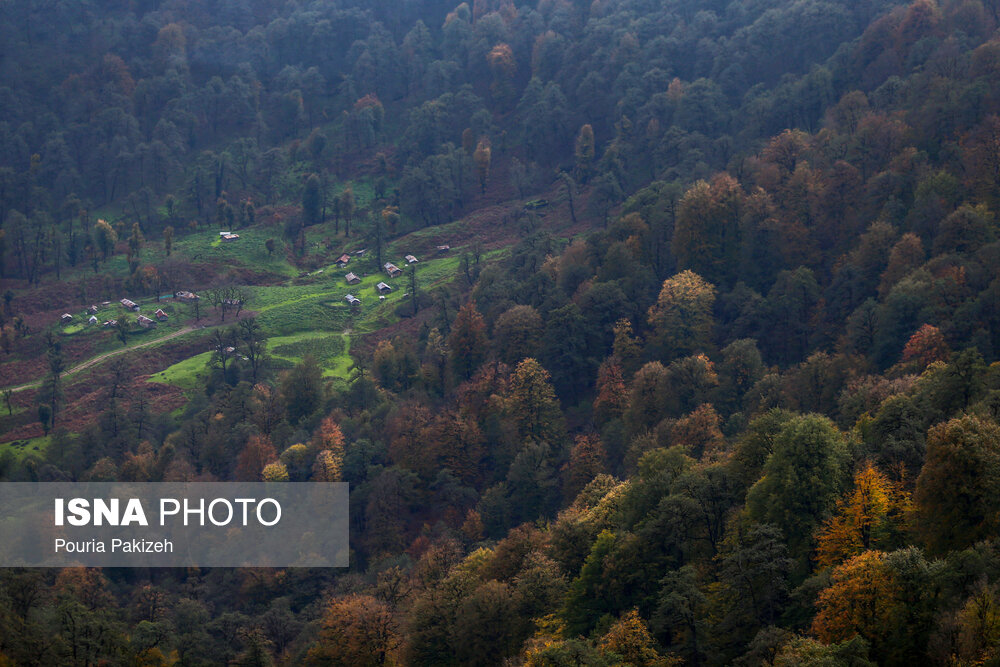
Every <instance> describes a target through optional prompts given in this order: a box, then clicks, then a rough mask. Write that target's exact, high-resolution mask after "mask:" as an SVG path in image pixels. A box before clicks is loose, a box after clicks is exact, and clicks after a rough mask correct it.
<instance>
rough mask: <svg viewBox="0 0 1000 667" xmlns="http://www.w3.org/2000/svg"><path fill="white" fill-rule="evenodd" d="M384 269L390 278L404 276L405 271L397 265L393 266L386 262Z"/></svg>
mask: <svg viewBox="0 0 1000 667" xmlns="http://www.w3.org/2000/svg"><path fill="white" fill-rule="evenodd" d="M382 268H384V269H385V272H386V273H388V274H389V277H390V278H397V277H399V276H401V275H403V270H402V269H401V268H399V267H398V266H396V265H395V264H393V263H392V262H386V263H385V266H383V267H382Z"/></svg>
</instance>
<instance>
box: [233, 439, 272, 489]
mask: <svg viewBox="0 0 1000 667" xmlns="http://www.w3.org/2000/svg"><path fill="white" fill-rule="evenodd" d="M277 459H278V452H277V451H275V449H274V445H272V444H271V439H270V438H269V437H267V436H266V435H254V436H251V438H250V440H248V441H247V444H246V446H245V447H244V448H243V451H242V452H240V455H239V457H238V458H237V459H236V478H237V479H239V480H240V481H244V482H258V481H260V475H261V471H263V470H264V467H265V466H267V465H268V464H269V463H271V462H273V461H276V460H277Z"/></svg>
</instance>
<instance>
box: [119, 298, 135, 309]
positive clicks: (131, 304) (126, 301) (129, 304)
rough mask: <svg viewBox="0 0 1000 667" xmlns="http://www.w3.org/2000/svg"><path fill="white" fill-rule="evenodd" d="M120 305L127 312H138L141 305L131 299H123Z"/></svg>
mask: <svg viewBox="0 0 1000 667" xmlns="http://www.w3.org/2000/svg"><path fill="white" fill-rule="evenodd" d="M118 303H120V304H121V305H122V306H123V307H124V308H125V310H131V311H138V310H139V304H137V303H136V302H135V301H132V300H130V299H122V300H121V301H119V302H118Z"/></svg>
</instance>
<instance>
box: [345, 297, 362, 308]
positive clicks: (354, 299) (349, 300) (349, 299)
mask: <svg viewBox="0 0 1000 667" xmlns="http://www.w3.org/2000/svg"><path fill="white" fill-rule="evenodd" d="M344 300H345V301H346V302H347V303H349V304H351V306H354V307H357V306H360V305H361V299H359V298H358V297H356V296H354V295H353V294H348V295H347V296H345V297H344Z"/></svg>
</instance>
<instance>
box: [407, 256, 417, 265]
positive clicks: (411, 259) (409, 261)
mask: <svg viewBox="0 0 1000 667" xmlns="http://www.w3.org/2000/svg"><path fill="white" fill-rule="evenodd" d="M405 259H406V263H407V264H416V263H417V258H416V257H414V256H413V255H407V256H406V258H405Z"/></svg>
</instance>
